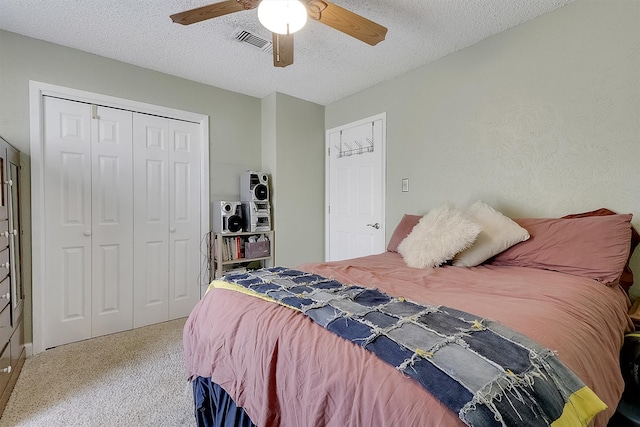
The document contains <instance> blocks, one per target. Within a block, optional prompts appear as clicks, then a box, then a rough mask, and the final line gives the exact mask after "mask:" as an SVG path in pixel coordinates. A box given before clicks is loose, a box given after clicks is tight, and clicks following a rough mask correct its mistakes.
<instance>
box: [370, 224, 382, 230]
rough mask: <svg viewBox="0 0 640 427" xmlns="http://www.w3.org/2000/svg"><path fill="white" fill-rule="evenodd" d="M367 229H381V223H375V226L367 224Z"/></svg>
mask: <svg viewBox="0 0 640 427" xmlns="http://www.w3.org/2000/svg"><path fill="white" fill-rule="evenodd" d="M367 227H373V228H375V229H376V230H378V229H380V224H379V223H377V222H376V223H375V224H367Z"/></svg>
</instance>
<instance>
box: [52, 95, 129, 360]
mask: <svg viewBox="0 0 640 427" xmlns="http://www.w3.org/2000/svg"><path fill="white" fill-rule="evenodd" d="M44 103H45V109H46V115H45V117H46V121H45V146H44V161H45V163H46V165H47V167H46V168H45V180H44V183H45V212H46V215H45V216H46V232H45V242H46V250H45V266H46V267H45V269H46V279H47V283H46V286H45V294H46V296H45V301H46V308H45V311H46V323H45V327H46V335H45V336H46V343H45V345H46V347H54V346H57V345H60V344H65V343H68V342H73V341H78V340H82V339H86V338H91V337H94V336H99V335H104V334H108V333H113V332H119V331H123V330H126V329H130V328H131V326H132V311H131V310H132V304H131V301H132V278H133V277H132V276H133V269H132V265H133V260H132V258H133V240H132V233H133V221H132V219H133V212H132V207H131V206H132V205H131V201H132V191H131V170H132V164H131V159H132V157H131V113H130V112H129V113H128V112H125V111H121V110H116V109H112V108H105V107H100V108H98V109H97V110H96V113H97V115H96V116H95V117H93V118H92V114H91V109H92V106H91V105H89V104H84V103H79V102H73V101H68V100H62V99H57V98H49V97H47V98H45V99H44ZM46 347H45V348H46Z"/></svg>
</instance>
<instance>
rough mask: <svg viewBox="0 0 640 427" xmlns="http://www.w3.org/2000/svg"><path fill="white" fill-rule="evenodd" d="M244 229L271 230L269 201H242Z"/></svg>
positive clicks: (252, 230)
mask: <svg viewBox="0 0 640 427" xmlns="http://www.w3.org/2000/svg"><path fill="white" fill-rule="evenodd" d="M242 219H243V221H244V231H249V232H252V233H253V232H256V231H269V230H271V205H270V204H269V202H242Z"/></svg>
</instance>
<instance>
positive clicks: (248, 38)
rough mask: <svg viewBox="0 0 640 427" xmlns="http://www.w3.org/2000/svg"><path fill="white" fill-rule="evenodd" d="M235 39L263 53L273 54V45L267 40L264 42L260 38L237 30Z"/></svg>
mask: <svg viewBox="0 0 640 427" xmlns="http://www.w3.org/2000/svg"><path fill="white" fill-rule="evenodd" d="M235 39H236V40H238V41H241V42H243V43H248V44H250V45H251V46H253V47H256V48H258V49H260V50H263V51H265V52H273V43H271V42H270V41H269V40H265V39H263V38H262V37H259V36H256V35H255V34H253V33H250V32H249V31H247V30H239V31H238V32H237V33H236V34H235Z"/></svg>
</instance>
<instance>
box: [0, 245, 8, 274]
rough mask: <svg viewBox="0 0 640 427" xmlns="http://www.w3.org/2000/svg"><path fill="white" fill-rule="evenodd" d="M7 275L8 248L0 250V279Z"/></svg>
mask: <svg viewBox="0 0 640 427" xmlns="http://www.w3.org/2000/svg"><path fill="white" fill-rule="evenodd" d="M8 275H9V248H6V249H3V250H2V251H0V280H3V279H4V278H5V277H7V276H8Z"/></svg>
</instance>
